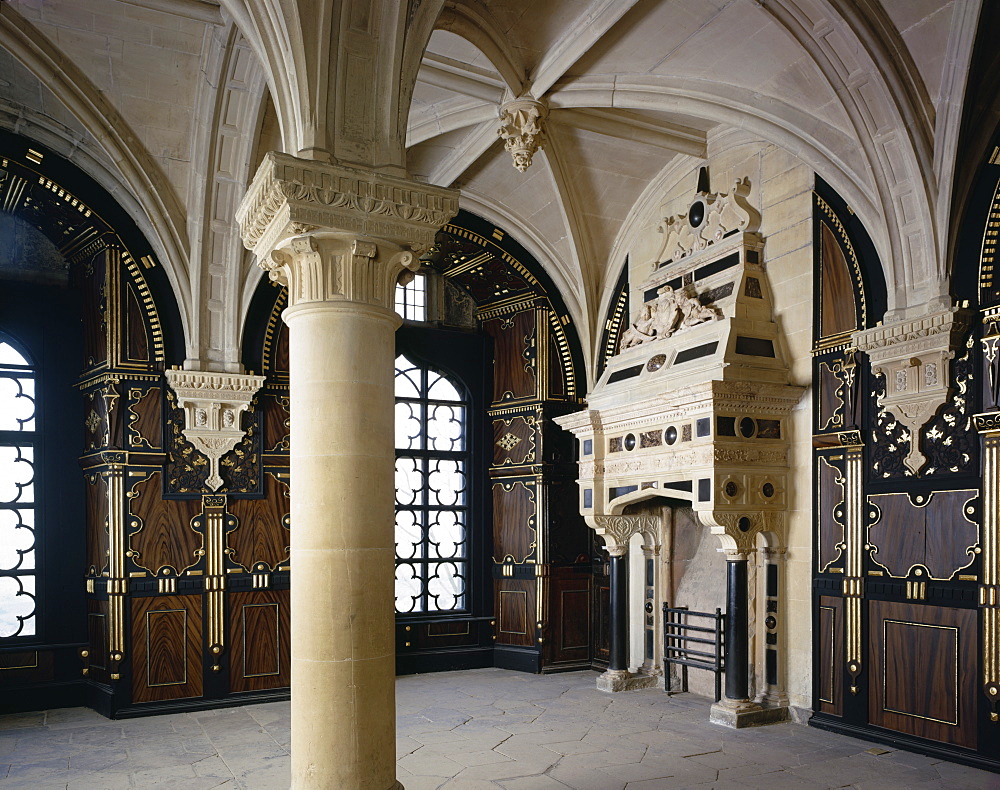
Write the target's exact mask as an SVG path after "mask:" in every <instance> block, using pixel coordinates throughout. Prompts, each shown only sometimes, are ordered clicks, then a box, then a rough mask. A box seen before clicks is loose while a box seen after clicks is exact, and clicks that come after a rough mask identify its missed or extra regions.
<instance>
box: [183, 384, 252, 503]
mask: <svg viewBox="0 0 1000 790" xmlns="http://www.w3.org/2000/svg"><path fill="white" fill-rule="evenodd" d="M166 377H167V382H168V383H169V384H170V388H171V389H172V390H173V391H174V393H175V394H176V395H177V403H178V404H179V405H180V407H181V408H182V409H184V426H185V427H184V429H183V433H184V437H185V438H186V439H187V440H188V441H189V442H191V444H193V445H194V446H195V448H196V449H197V450H198V451H199V452H202V453H204V454H205V457H206V458H208V463H209V476H208V479H207V480H206V481H205V483H206V485H208V487H209V488H210V489H211V490H212V491H217V490H218V489H219V486H221V485H222V477H221V476H220V475H219V459H221V458H222V456H224V455H225V454H226V453H228V452H229V451H230V450H232V449H233V448H234V447H236V445H237V444H238V443H239V442H240V440H242V439H243V436H244V434H245V433H246V431H244V430H243V429H242V428H241V427H240V422H241V418H242V416H243V412H244V411H246V410H247V407H248V406H249V405H250V401H251V399H252V398H253V396H254V394H255V393H256V392H257V390H259V389H260V387H261V385H262V384H263V383H264V377H263V376H250V375H245V374H239V373H213V372H205V371H199V370H168V371H166Z"/></svg>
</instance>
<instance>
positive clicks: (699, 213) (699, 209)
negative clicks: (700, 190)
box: [688, 200, 705, 228]
mask: <svg viewBox="0 0 1000 790" xmlns="http://www.w3.org/2000/svg"><path fill="white" fill-rule="evenodd" d="M704 221H705V204H704V203H702V202H701V201H700V200H696V201H695V202H694V203H692V204H691V208H689V209H688V222H690V223H691V227H692V228H697V227H698V226H699V225H701V223H702V222H704Z"/></svg>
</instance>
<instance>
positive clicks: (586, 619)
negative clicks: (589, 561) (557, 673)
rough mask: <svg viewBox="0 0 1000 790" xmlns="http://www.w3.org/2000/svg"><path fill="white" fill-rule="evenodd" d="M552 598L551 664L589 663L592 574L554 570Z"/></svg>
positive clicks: (550, 587) (562, 569)
mask: <svg viewBox="0 0 1000 790" xmlns="http://www.w3.org/2000/svg"><path fill="white" fill-rule="evenodd" d="M588 570H589V568H588ZM549 594H550V596H551V597H550V599H549V622H550V624H551V629H552V633H551V639H550V651H549V659H550V661H551V662H552V663H559V662H564V661H586V660H587V659H588V658H589V657H590V576H589V574H582V573H576V572H573V569H566V568H559V569H554V570H553V571H552V576H551V577H550V582H549Z"/></svg>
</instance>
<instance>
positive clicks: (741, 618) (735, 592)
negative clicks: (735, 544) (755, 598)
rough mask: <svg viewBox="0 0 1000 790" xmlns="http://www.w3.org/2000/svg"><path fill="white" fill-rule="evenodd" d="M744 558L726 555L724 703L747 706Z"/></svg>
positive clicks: (748, 655) (733, 553)
mask: <svg viewBox="0 0 1000 790" xmlns="http://www.w3.org/2000/svg"><path fill="white" fill-rule="evenodd" d="M747 626H748V617H747V558H746V555H745V554H740V553H738V552H726V699H727V700H729V701H732V702H737V703H739V702H749V699H748V698H749V696H750V683H749V674H748V673H749V668H750V653H749V647H748V641H749V635H748V634H747Z"/></svg>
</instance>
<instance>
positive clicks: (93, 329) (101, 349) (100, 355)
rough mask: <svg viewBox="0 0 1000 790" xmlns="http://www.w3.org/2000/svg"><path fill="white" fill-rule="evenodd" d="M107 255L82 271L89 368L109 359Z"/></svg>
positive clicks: (85, 345)
mask: <svg viewBox="0 0 1000 790" xmlns="http://www.w3.org/2000/svg"><path fill="white" fill-rule="evenodd" d="M106 268H107V262H106V260H105V253H103V252H102V253H99V254H98V255H96V256H94V260H93V262H92V263H90V264H88V265H87V266H85V267H83V268H82V269H81V270H78V271H81V272H82V276H81V282H80V286H79V287H80V290H81V291H82V294H81V295H82V304H83V352H84V355H85V357H86V364H87V366H88V367H97V366H98V365H100V364H101V363H103V362H106V361H107V358H108V346H107V335H106V333H107V324H106V323H105V321H104V309H105V301H104V274H105V271H106Z"/></svg>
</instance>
